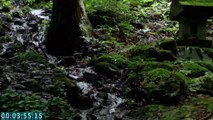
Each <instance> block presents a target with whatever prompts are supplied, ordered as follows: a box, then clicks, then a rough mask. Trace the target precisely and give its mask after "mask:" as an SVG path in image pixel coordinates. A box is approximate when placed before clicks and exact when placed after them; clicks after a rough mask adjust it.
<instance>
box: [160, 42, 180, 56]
mask: <svg viewBox="0 0 213 120" xmlns="http://www.w3.org/2000/svg"><path fill="white" fill-rule="evenodd" d="M159 46H160V47H161V48H163V49H165V50H170V51H171V52H172V53H173V54H177V43H176V41H175V40H174V39H165V40H161V41H160V42H159Z"/></svg>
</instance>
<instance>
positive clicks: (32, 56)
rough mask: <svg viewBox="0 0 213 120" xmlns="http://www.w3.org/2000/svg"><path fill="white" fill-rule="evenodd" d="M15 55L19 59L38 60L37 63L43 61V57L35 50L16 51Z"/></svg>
mask: <svg viewBox="0 0 213 120" xmlns="http://www.w3.org/2000/svg"><path fill="white" fill-rule="evenodd" d="M16 56H17V57H18V58H19V59H20V60H27V61H32V62H39V63H45V58H44V56H43V55H41V54H40V53H38V52H37V51H36V50H29V51H26V52H18V53H16Z"/></svg>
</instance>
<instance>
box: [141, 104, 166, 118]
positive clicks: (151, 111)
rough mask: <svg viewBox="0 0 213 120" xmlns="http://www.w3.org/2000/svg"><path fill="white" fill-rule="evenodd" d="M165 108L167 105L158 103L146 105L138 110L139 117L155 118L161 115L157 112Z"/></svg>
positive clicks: (163, 110)
mask: <svg viewBox="0 0 213 120" xmlns="http://www.w3.org/2000/svg"><path fill="white" fill-rule="evenodd" d="M167 110H168V107H166V106H164V105H160V104H152V105H146V106H144V107H143V108H141V109H140V110H139V117H140V119H143V120H155V119H159V118H160V117H161V116H160V114H159V113H161V112H166V111H167Z"/></svg>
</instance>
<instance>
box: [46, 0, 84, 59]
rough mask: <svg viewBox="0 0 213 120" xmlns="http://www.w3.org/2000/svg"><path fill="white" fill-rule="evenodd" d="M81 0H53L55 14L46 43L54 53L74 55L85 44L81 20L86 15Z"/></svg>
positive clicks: (50, 52)
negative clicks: (82, 36)
mask: <svg viewBox="0 0 213 120" xmlns="http://www.w3.org/2000/svg"><path fill="white" fill-rule="evenodd" d="M84 14H85V12H84V7H83V3H82V1H81V0H53V14H52V20H51V23H50V27H49V30H48V34H47V41H46V43H45V45H46V48H47V52H48V53H49V54H52V55H60V56H64V55H72V54H73V53H74V52H75V50H77V49H80V48H81V46H82V45H83V39H82V38H81V34H82V33H81V29H80V26H79V24H80V22H81V20H82V17H83V16H84Z"/></svg>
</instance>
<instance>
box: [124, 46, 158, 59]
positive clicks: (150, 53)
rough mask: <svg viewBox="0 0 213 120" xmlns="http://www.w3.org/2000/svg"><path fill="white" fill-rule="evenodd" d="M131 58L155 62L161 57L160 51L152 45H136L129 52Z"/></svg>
mask: <svg viewBox="0 0 213 120" xmlns="http://www.w3.org/2000/svg"><path fill="white" fill-rule="evenodd" d="M127 55H128V56H129V57H141V58H142V59H146V60H153V59H156V57H158V56H159V53H158V51H157V50H156V49H155V48H154V47H153V46H151V45H136V46H133V47H131V48H130V49H129V50H128V51H127Z"/></svg>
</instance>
